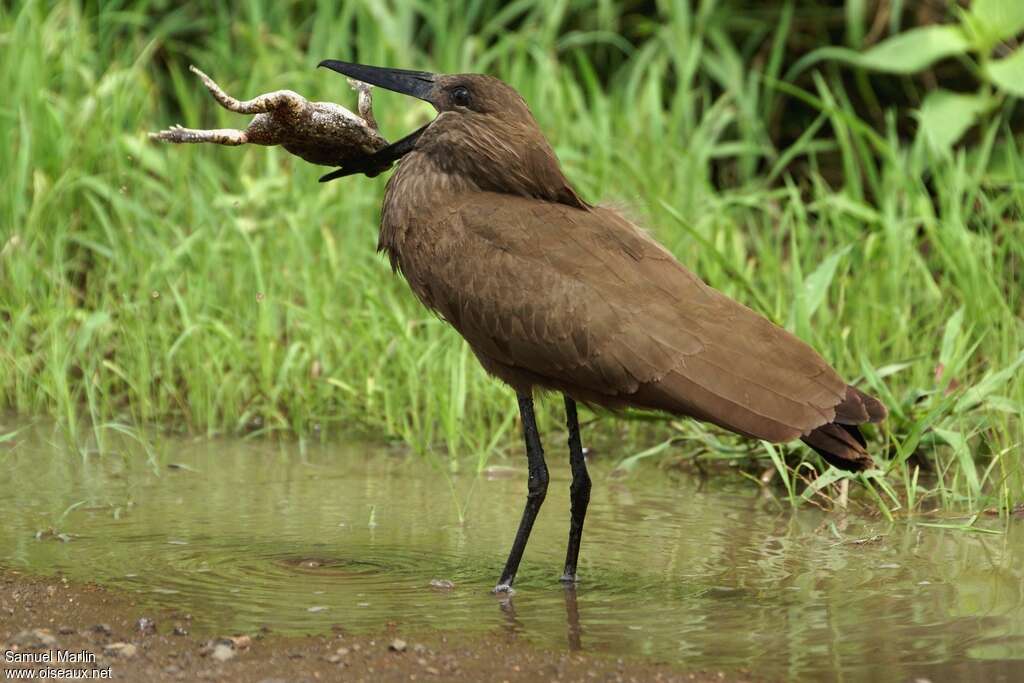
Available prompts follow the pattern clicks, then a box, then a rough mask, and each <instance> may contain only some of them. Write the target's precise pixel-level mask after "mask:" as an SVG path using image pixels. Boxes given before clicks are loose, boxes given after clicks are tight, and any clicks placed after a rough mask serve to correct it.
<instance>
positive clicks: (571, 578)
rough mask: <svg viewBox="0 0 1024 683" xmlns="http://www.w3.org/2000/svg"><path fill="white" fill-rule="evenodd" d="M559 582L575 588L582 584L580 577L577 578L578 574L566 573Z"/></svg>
mask: <svg viewBox="0 0 1024 683" xmlns="http://www.w3.org/2000/svg"><path fill="white" fill-rule="evenodd" d="M559 581H561V582H562V584H564V585H566V586H575V585H576V584H578V583H579V582H580V580H579V577H577V576H576V572H566V573H564V574H562V578H560V579H559Z"/></svg>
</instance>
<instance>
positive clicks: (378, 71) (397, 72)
mask: <svg viewBox="0 0 1024 683" xmlns="http://www.w3.org/2000/svg"><path fill="white" fill-rule="evenodd" d="M319 66H324V67H327V68H328V69H331V70H332V71H337V72H338V73H340V74H344V75H345V76H348V77H349V78H354V79H356V80H357V81H362V82H363V83H369V84H370V85H376V86H377V87H379V88H384V89H386V90H392V91H394V92H397V93H402V94H403V95H412V96H413V97H418V98H419V99H421V100H426V101H427V102H430V103H431V104H433V105H434V108H435V109H436V108H437V103H436V101H435V95H434V84H435V81H436V80H437V77H436V76H435V75H434V74H432V73H430V72H427V71H410V70H409V69H385V68H383V67H379V66H367V65H365V64H353V63H351V62H341V61H338V60H337V59H325V60H324V61H322V62H320V64H319ZM428 125H429V124H428ZM426 128H427V127H426V126H423V127H422V128H420V129H419V130H417V131H415V132H413V133H410V134H409V135H406V136H405V137H404V138H402V139H401V140H398V141H397V142H393V143H391V144H390V145H388V146H387V147H384V148H383V149H380V150H377V151H376V152H374V153H373V154H371V155H369V156H368V157H366V158H364V159H360V160H357V161H354V162H350V163H348V164H346V165H344V166H342V167H341V168H339V169H337V170H336V171H332V172H331V173H328V174H327V175H324V176H321V177H320V182H321V183H325V182H327V181H329V180H334V179H335V178H343V177H345V176H349V175H353V174H356V173H362V174H363V175H366V176H369V177H370V178H372V177H374V176H376V175H378V174H380V173H382V172H384V171H386V170H388V169H389V168H391V165H392V164H393V163H394V162H396V161H398V160H399V159H401V158H402V157H403V156H405V155H406V154H408V153H409V152H411V151H412V150H413V148H414V147H415V146H416V140H418V139H419V137H420V135H422V134H423V131H424V130H426Z"/></svg>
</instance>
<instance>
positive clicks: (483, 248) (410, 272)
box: [403, 193, 847, 441]
mask: <svg viewBox="0 0 1024 683" xmlns="http://www.w3.org/2000/svg"><path fill="white" fill-rule="evenodd" d="M461 199H462V200H461V201H459V202H455V203H453V204H449V205H448V206H447V207H446V208H445V209H443V211H444V212H445V217H444V218H443V219H441V220H440V221H439V222H438V223H436V225H438V229H439V230H440V231H442V232H443V233H444V236H443V239H439V240H438V242H439V243H441V242H443V243H444V244H446V245H448V246H447V247H446V248H444V249H443V250H440V251H439V250H438V249H431V248H423V249H420V250H416V251H415V253H414V254H410V253H409V252H407V253H406V255H408V258H410V259H413V260H412V261H406V255H403V270H405V274H406V276H407V277H408V278H409V279H410V283H411V284H412V285H413V289H414V290H416V291H417V293H418V294H419V295H420V297H421V298H422V299H423V300H424V302H425V303H427V304H428V305H429V306H431V307H433V308H434V309H435V310H437V311H438V312H439V313H440V314H441V315H442V316H443V317H444V318H445V319H447V320H448V321H449V322H451V323H452V325H453V326H455V327H456V328H457V329H458V330H459V331H460V332H461V333H462V335H463V336H464V337H465V338H466V339H467V340H468V342H469V343H470V345H471V346H472V347H473V349H474V350H475V351H476V352H477V354H478V355H481V356H482V357H484V358H486V359H489V360H490V361H492V363H493V364H495V365H499V366H507V367H512V368H518V369H522V370H525V371H527V372H528V373H530V374H531V375H533V376H537V377H539V378H544V379H546V380H548V383H549V385H551V386H556V387H561V388H568V389H569V390H570V391H571V390H572V388H577V389H579V390H580V392H581V393H585V394H588V395H600V396H608V397H609V399H614V400H610V401H609V402H610V403H614V402H622V403H628V404H634V405H639V406H642V407H648V408H656V409H661V410H667V411H669V412H674V413H682V414H689V415H692V416H694V417H698V418H701V419H704V420H708V421H711V422H714V423H716V424H719V425H722V426H724V427H727V428H729V429H732V430H734V431H737V432H740V433H743V434H747V435H750V436H755V437H759V438H765V439H770V440H772V441H787V440H791V439H794V438H797V437H799V436H801V435H802V434H807V433H809V432H811V431H812V430H813V429H815V428H816V427H819V426H821V425H824V424H827V423H830V422H832V421H833V420H834V419H836V406H837V405H840V404H841V403H842V402H843V401H844V398H845V396H846V392H847V385H846V383H845V382H844V381H843V380H842V379H841V378H840V377H839V376H838V375H837V374H836V372H835V371H834V370H832V368H831V367H829V365H828V364H827V363H826V362H825V361H824V360H823V359H822V358H821V356H819V355H818V354H817V353H816V352H815V351H814V350H813V349H812V348H811V347H809V346H808V345H807V344H805V343H804V342H802V341H800V340H799V339H797V338H796V337H795V336H793V335H792V334H790V333H788V332H786V331H785V330H783V329H781V328H779V327H777V326H776V325H773V324H772V323H771V322H769V321H768V320H767V319H765V318H764V317H762V316H761V315H758V314H757V313H755V312H753V311H752V310H750V309H749V308H747V307H746V306H743V305H742V304H739V303H737V302H735V301H733V300H731V299H729V298H728V297H726V296H725V295H723V294H721V293H720V292H718V291H716V290H714V289H712V288H711V287H709V286H708V285H706V284H705V283H704V282H703V281H701V280H700V279H699V278H698V277H697V276H695V275H694V274H693V273H691V272H690V271H688V270H687V269H686V268H684V267H683V266H682V265H681V264H680V263H679V262H678V261H677V260H676V259H675V258H674V257H673V256H672V255H671V254H670V253H669V252H668V251H667V250H665V249H664V248H663V247H661V246H660V245H658V244H657V243H656V242H655V241H654V240H652V239H651V238H650V237H648V236H647V235H646V234H644V233H643V232H642V231H640V230H639V229H638V228H637V227H635V226H634V225H632V224H631V223H629V222H628V221H627V220H625V219H624V218H622V217H621V216H620V215H618V214H617V213H615V212H614V211H611V210H609V209H604V208H600V207H598V208H594V209H591V210H579V209H575V208H572V207H567V206H565V205H561V204H554V203H548V202H540V201H535V200H530V199H527V198H517V197H512V196H509V195H492V194H488V193H474V194H472V195H464V196H463V197H462V198H461Z"/></svg>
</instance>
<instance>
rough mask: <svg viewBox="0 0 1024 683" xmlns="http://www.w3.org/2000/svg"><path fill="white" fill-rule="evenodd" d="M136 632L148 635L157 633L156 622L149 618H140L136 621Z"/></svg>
mask: <svg viewBox="0 0 1024 683" xmlns="http://www.w3.org/2000/svg"><path fill="white" fill-rule="evenodd" d="M135 630H136V631H138V632H139V633H143V634H147V635H148V634H150V633H156V622H155V621H153V620H152V619H150V618H149V617H139V618H138V619H137V620H136V621H135Z"/></svg>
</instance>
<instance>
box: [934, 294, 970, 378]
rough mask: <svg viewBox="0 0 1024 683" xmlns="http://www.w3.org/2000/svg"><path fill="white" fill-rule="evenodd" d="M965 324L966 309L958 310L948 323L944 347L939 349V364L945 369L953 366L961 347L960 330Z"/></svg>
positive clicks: (943, 339)
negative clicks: (955, 355) (958, 349)
mask: <svg viewBox="0 0 1024 683" xmlns="http://www.w3.org/2000/svg"><path fill="white" fill-rule="evenodd" d="M963 324H964V307H963V306H961V307H960V308H958V309H956V313H954V314H953V315H951V316H950V317H949V320H947V321H946V330H945V332H943V333H942V346H940V347H939V362H940V363H941V364H942V366H943V367H944V368H948V367H949V366H950V365H952V364H953V356H954V354H955V353H956V350H957V347H958V346H959V345H960V344H959V342H960V330H961V328H962V327H963Z"/></svg>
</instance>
